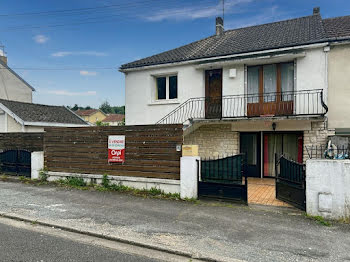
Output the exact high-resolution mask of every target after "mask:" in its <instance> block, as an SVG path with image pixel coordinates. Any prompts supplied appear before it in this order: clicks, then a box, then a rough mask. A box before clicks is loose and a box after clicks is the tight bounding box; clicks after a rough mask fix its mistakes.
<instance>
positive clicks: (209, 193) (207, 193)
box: [198, 154, 248, 204]
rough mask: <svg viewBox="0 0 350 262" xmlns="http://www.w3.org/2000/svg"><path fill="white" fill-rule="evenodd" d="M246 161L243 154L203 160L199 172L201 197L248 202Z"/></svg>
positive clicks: (199, 192) (199, 193)
mask: <svg viewBox="0 0 350 262" xmlns="http://www.w3.org/2000/svg"><path fill="white" fill-rule="evenodd" d="M198 163H199V162H198ZM245 163H246V161H245V157H244V155H243V154H240V155H235V156H230V157H225V158H221V159H203V160H201V161H200V171H199V172H198V174H199V181H198V195H199V197H209V198H216V199H226V200H232V201H238V202H243V203H245V204H247V192H248V190H247V177H246V175H245V170H246V164H245ZM198 170H199V164H198Z"/></svg>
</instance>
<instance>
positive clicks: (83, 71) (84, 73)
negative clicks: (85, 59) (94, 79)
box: [80, 70, 97, 76]
mask: <svg viewBox="0 0 350 262" xmlns="http://www.w3.org/2000/svg"><path fill="white" fill-rule="evenodd" d="M80 75H82V76H96V75H97V72H94V71H85V70H81V71H80Z"/></svg>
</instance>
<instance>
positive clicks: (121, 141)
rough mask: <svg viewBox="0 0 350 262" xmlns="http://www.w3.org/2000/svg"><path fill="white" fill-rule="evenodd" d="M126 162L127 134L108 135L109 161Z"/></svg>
mask: <svg viewBox="0 0 350 262" xmlns="http://www.w3.org/2000/svg"><path fill="white" fill-rule="evenodd" d="M124 162H125V136H108V163H124Z"/></svg>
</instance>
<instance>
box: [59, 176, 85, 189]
mask: <svg viewBox="0 0 350 262" xmlns="http://www.w3.org/2000/svg"><path fill="white" fill-rule="evenodd" d="M57 182H58V183H59V184H61V185H65V186H70V187H74V188H77V189H83V190H86V189H88V187H87V184H86V182H85V181H84V179H83V178H81V177H66V179H59V180H58V181H57Z"/></svg>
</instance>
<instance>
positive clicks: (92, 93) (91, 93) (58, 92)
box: [47, 90, 97, 96]
mask: <svg viewBox="0 0 350 262" xmlns="http://www.w3.org/2000/svg"><path fill="white" fill-rule="evenodd" d="M47 93H48V94H52V95H60V96H95V95H96V94H97V92H96V91H86V92H70V91H67V90H49V91H47Z"/></svg>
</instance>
